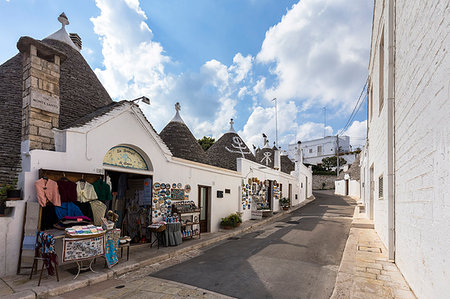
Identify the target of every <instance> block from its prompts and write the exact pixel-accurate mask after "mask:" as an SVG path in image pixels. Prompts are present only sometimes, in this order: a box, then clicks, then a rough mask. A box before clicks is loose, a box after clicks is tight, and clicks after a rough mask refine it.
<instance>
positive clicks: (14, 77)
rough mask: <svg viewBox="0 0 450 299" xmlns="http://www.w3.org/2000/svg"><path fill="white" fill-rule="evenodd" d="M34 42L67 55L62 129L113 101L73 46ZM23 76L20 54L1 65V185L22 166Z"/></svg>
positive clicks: (62, 71)
mask: <svg viewBox="0 0 450 299" xmlns="http://www.w3.org/2000/svg"><path fill="white" fill-rule="evenodd" d="M35 42H37V43H43V44H45V45H48V46H50V47H52V48H54V49H56V50H58V51H60V52H62V53H63V54H65V55H66V59H65V60H64V62H62V63H61V66H60V80H59V86H60V115H59V128H60V129H65V128H67V127H69V126H70V124H72V123H74V122H76V121H77V120H78V119H79V118H82V117H83V116H85V115H87V114H90V113H92V112H94V111H96V110H97V109H99V108H101V107H103V106H105V105H109V104H111V103H112V102H113V101H112V99H111V97H110V96H109V95H108V93H107V91H106V90H105V88H104V87H103V85H102V84H101V83H100V81H99V80H98V78H97V76H96V75H95V73H94V72H93V71H92V69H91V68H90V66H89V65H88V63H87V62H86V60H85V59H84V58H83V56H82V55H81V54H80V52H79V51H78V50H76V49H75V48H74V47H73V46H72V45H70V44H67V43H65V42H62V41H59V40H54V39H50V38H48V39H44V40H42V41H38V40H36V41H35ZM22 75H23V67H22V54H21V53H18V54H17V55H15V56H14V57H12V58H11V59H9V60H8V61H6V62H5V63H3V64H2V65H0V119H1V120H2V121H1V122H0V136H1V138H2V142H1V143H0V159H1V160H2V161H3V163H0V184H4V183H10V182H12V181H14V179H15V178H16V177H17V173H18V172H20V168H21V167H20V165H21V161H20V144H21V128H22V85H23V82H22Z"/></svg>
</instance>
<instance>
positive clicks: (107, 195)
mask: <svg viewBox="0 0 450 299" xmlns="http://www.w3.org/2000/svg"><path fill="white" fill-rule="evenodd" d="M92 185H93V186H94V190H95V193H96V194H97V198H98V200H100V201H102V202H104V203H106V202H109V201H110V200H112V194H111V188H110V187H109V185H108V184H107V183H106V182H104V181H102V180H97V181H95V182H94V184H92Z"/></svg>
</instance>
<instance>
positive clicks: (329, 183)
mask: <svg viewBox="0 0 450 299" xmlns="http://www.w3.org/2000/svg"><path fill="white" fill-rule="evenodd" d="M340 176H342V178H343V174H341V175H340ZM342 178H340V177H337V176H335V175H313V179H312V188H313V190H318V189H334V181H336V180H341V179H342ZM323 183H325V186H323V185H322V184H323Z"/></svg>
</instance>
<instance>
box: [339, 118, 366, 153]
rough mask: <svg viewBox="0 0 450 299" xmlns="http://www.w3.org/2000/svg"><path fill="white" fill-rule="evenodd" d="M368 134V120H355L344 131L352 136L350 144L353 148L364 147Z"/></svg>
mask: <svg viewBox="0 0 450 299" xmlns="http://www.w3.org/2000/svg"><path fill="white" fill-rule="evenodd" d="M366 134H367V120H364V121H357V120H355V121H354V122H353V123H352V125H351V126H350V127H349V128H348V129H347V131H345V132H344V135H348V136H350V144H351V145H352V147H353V148H357V147H362V146H363V145H364V143H365V139H366Z"/></svg>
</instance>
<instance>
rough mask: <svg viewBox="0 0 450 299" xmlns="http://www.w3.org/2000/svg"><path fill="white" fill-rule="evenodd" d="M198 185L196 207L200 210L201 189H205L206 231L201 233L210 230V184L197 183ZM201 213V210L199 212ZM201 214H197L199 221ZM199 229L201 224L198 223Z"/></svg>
mask: <svg viewBox="0 0 450 299" xmlns="http://www.w3.org/2000/svg"><path fill="white" fill-rule="evenodd" d="M197 186H198V207H199V209H200V211H201V209H202V205H201V204H202V201H201V191H200V190H201V189H202V188H205V189H206V200H205V205H206V211H205V218H206V220H205V221H206V231H204V232H201V233H205V232H210V231H211V195H212V194H211V186H206V185H197ZM200 213H201V212H200ZM200 217H201V214H200V215H199V222H201V221H202V220H200ZM200 230H201V225H200Z"/></svg>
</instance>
